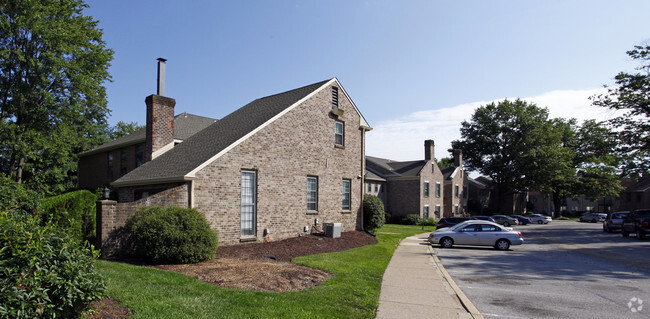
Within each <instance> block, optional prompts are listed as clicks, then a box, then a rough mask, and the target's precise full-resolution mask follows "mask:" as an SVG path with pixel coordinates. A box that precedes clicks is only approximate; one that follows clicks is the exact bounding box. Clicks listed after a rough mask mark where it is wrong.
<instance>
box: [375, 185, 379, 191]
mask: <svg viewBox="0 0 650 319" xmlns="http://www.w3.org/2000/svg"><path fill="white" fill-rule="evenodd" d="M375 193H379V183H376V184H375Z"/></svg>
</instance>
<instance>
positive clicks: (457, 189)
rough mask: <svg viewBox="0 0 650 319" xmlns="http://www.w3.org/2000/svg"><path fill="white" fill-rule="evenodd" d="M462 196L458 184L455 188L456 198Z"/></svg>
mask: <svg viewBox="0 0 650 319" xmlns="http://www.w3.org/2000/svg"><path fill="white" fill-rule="evenodd" d="M459 196H460V188H459V187H458V184H456V185H455V186H454V197H456V198H458V197H459Z"/></svg>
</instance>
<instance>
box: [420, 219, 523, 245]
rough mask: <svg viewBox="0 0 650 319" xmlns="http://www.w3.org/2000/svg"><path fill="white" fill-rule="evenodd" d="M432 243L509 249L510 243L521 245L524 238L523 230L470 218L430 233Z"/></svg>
mask: <svg viewBox="0 0 650 319" xmlns="http://www.w3.org/2000/svg"><path fill="white" fill-rule="evenodd" d="M429 242H430V243H431V244H439V245H440V246H441V247H443V248H450V247H452V246H453V245H471V246H493V247H494V248H496V249H499V250H508V249H509V248H510V245H521V244H523V243H524V238H523V237H522V236H521V232H517V231H513V230H512V229H511V228H506V227H503V226H501V225H499V224H496V223H493V222H488V221H483V220H469V221H466V222H462V223H460V224H458V225H455V226H453V227H450V228H443V229H438V230H436V231H434V232H432V233H431V234H430V235H429Z"/></svg>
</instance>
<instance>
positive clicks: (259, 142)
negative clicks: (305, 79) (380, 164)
mask: <svg viewBox="0 0 650 319" xmlns="http://www.w3.org/2000/svg"><path fill="white" fill-rule="evenodd" d="M331 101H332V100H331V88H326V89H324V90H321V91H320V92H318V93H317V94H316V95H314V96H313V97H311V98H310V99H309V100H307V101H305V102H303V103H302V104H301V105H300V106H298V107H296V108H294V109H293V110H291V111H290V112H288V113H286V114H285V115H283V116H282V117H280V118H278V119H277V120H276V121H274V122H273V123H272V124H271V125H269V126H267V127H265V128H264V129H262V130H261V131H259V132H257V133H256V134H255V135H253V136H251V137H250V138H249V139H248V140H246V141H245V142H244V143H242V144H240V145H238V146H236V147H234V148H233V149H232V150H230V151H229V152H228V153H226V154H225V155H224V156H222V157H221V158H219V159H217V160H216V161H215V162H213V163H211V164H210V165H208V166H207V167H205V168H204V169H203V170H201V171H200V172H199V173H197V179H196V180H195V182H194V183H195V184H194V194H195V195H194V202H195V205H194V206H195V208H197V209H198V210H199V211H201V212H204V213H205V215H206V217H207V219H208V221H209V222H210V223H211V225H212V227H213V228H214V229H215V230H217V231H218V232H219V242H220V244H223V245H233V244H238V243H239V242H240V241H241V240H242V238H241V236H240V220H241V214H240V210H241V209H240V203H241V201H240V198H241V194H240V184H241V172H242V170H253V171H255V172H256V173H257V223H256V225H257V227H256V237H255V240H258V241H259V240H261V239H262V236H263V231H264V229H267V228H268V229H269V230H270V239H271V240H280V239H284V238H289V237H295V236H298V234H300V233H301V232H302V231H303V229H304V227H305V226H310V228H311V227H312V226H313V225H314V220H315V219H316V218H318V219H319V221H320V223H323V222H340V223H341V224H342V231H349V230H354V229H357V228H359V225H358V220H357V219H358V212H359V210H360V206H361V186H362V185H361V179H360V178H357V176H359V175H361V171H362V169H361V164H362V157H363V150H362V149H361V138H362V136H361V135H362V134H363V133H362V131H361V130H360V129H359V121H360V119H359V115H358V113H357V112H356V111H355V109H354V107H353V105H352V104H351V102H350V101H349V100H347V99H346V98H344V96H343V95H341V94H339V108H341V109H343V110H344V114H343V115H342V116H339V117H338V120H341V121H345V137H344V141H345V146H344V147H336V146H335V145H334V129H335V120H336V118H335V117H334V116H333V115H331V114H330V111H331ZM308 175H309V176H317V177H318V190H319V192H318V212H315V213H312V212H307V195H306V192H307V176H308ZM343 179H350V180H351V210H350V211H347V212H343V211H342V209H341V206H342V203H341V201H342V181H343Z"/></svg>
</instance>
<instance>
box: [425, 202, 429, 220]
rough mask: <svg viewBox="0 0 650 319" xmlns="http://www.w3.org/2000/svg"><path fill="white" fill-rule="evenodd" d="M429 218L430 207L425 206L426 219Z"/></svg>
mask: <svg viewBox="0 0 650 319" xmlns="http://www.w3.org/2000/svg"><path fill="white" fill-rule="evenodd" d="M428 218H429V205H424V219H428Z"/></svg>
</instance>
